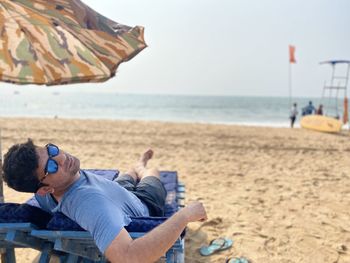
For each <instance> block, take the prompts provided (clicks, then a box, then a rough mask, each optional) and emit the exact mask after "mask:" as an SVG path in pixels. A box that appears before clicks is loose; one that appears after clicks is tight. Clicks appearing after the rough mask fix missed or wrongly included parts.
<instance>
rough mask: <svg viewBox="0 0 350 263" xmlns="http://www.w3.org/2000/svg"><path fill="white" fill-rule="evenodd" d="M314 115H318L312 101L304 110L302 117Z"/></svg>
mask: <svg viewBox="0 0 350 263" xmlns="http://www.w3.org/2000/svg"><path fill="white" fill-rule="evenodd" d="M314 113H316V108H315V106H314V105H313V104H312V101H311V100H310V101H309V104H308V105H307V106H305V107H304V108H303V110H302V115H303V116H306V115H310V114H314Z"/></svg>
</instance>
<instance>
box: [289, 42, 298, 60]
mask: <svg viewBox="0 0 350 263" xmlns="http://www.w3.org/2000/svg"><path fill="white" fill-rule="evenodd" d="M294 53H295V46H291V45H289V63H297V61H296V60H295V55H294Z"/></svg>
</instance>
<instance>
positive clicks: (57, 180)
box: [36, 144, 80, 188]
mask: <svg viewBox="0 0 350 263" xmlns="http://www.w3.org/2000/svg"><path fill="white" fill-rule="evenodd" d="M36 152H37V155H38V157H39V167H38V169H37V170H36V172H37V175H38V177H39V180H40V181H41V183H43V184H45V185H48V186H50V187H53V188H62V187H66V186H67V185H69V184H70V183H71V181H72V180H73V177H74V176H75V175H76V174H77V173H78V172H79V169H80V161H79V159H78V158H76V157H74V156H72V155H70V154H68V153H66V152H64V151H62V150H60V149H59V148H58V147H57V146H55V145H52V144H48V145H47V146H45V147H36Z"/></svg>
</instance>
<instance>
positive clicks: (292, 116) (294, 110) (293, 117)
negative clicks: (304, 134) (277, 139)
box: [289, 103, 298, 128]
mask: <svg viewBox="0 0 350 263" xmlns="http://www.w3.org/2000/svg"><path fill="white" fill-rule="evenodd" d="M297 115H298V109H297V104H296V103H294V104H293V106H292V108H291V110H290V116H289V118H290V127H291V128H293V127H294V122H295V120H296V119H297Z"/></svg>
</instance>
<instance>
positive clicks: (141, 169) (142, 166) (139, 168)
mask: <svg viewBox="0 0 350 263" xmlns="http://www.w3.org/2000/svg"><path fill="white" fill-rule="evenodd" d="M153 154H154V152H153V150H152V149H148V150H147V151H145V152H144V153H143V154H142V155H141V157H140V159H139V161H138V162H137V163H136V164H135V167H134V169H135V171H136V173H137V177H138V179H139V180H141V179H142V177H144V176H145V172H146V170H147V168H146V167H147V163H148V161H149V160H150V159H152V157H153Z"/></svg>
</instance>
